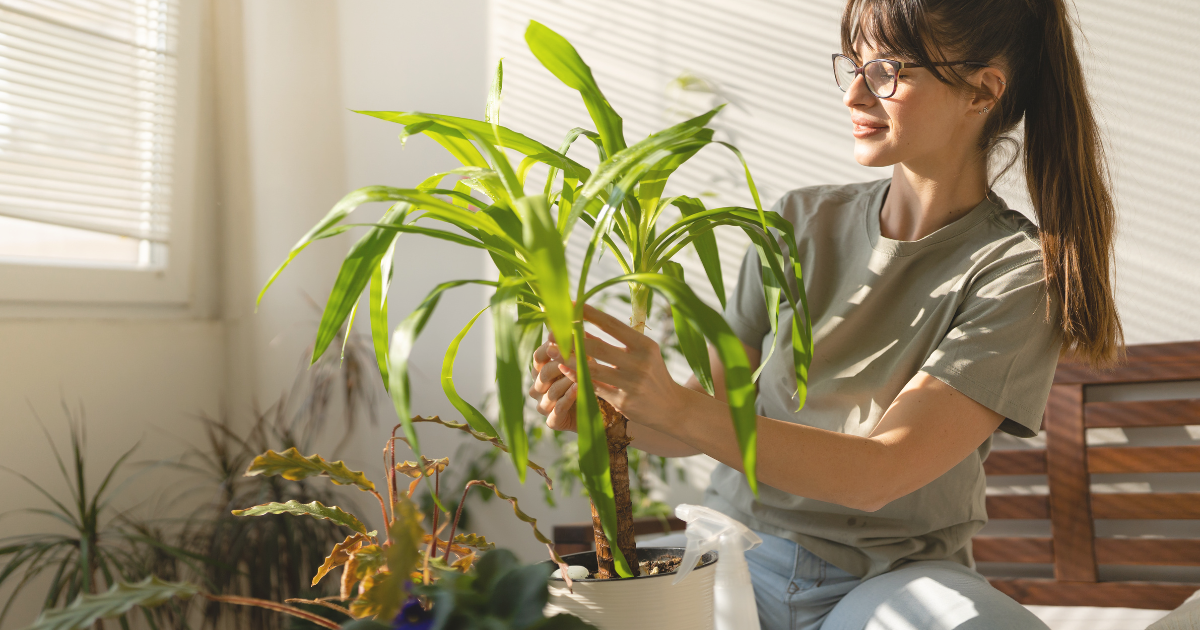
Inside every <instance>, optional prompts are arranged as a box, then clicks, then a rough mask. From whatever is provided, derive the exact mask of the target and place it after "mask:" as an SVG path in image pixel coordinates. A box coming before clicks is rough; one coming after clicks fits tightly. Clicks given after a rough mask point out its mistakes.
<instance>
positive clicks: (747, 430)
mask: <svg viewBox="0 0 1200 630" xmlns="http://www.w3.org/2000/svg"><path fill="white" fill-rule="evenodd" d="M620 282H636V283H638V284H644V285H646V286H648V287H650V288H652V289H654V290H655V291H656V292H658V293H659V294H661V295H663V296H664V297H666V298H667V301H668V302H670V303H671V307H672V308H678V309H679V312H680V313H682V314H683V316H684V317H685V318H686V319H687V320H688V321H689V322H691V324H692V325H693V326H695V327H696V329H697V330H699V331H700V333H701V334H703V335H704V337H705V338H707V339H708V340H709V341H710V342H711V343H712V344H713V346H714V348H716V350H717V355H718V356H720V358H721V364H722V365H723V366H724V367H725V391H726V395H727V400H728V402H729V411H730V415H731V416H732V419H733V430H734V433H735V434H736V435H737V440H738V449H739V451H740V452H741V455H742V466H743V471H744V472H745V474H746V481H747V482H748V483H749V485H750V489H751V490H752V491H754V492H755V493H756V494H757V492H758V478H757V475H756V474H755V464H756V461H757V447H756V442H757V439H758V415H757V414H756V413H755V408H754V398H755V393H754V382H753V380H751V375H750V361H749V359H748V358H746V350H745V348H743V347H742V342H741V340H740V339H738V337H737V335H735V334H734V333H733V329H731V328H730V327H729V324H728V323H727V322H726V321H725V318H724V317H722V316H721V314H720V313H718V312H717V311H715V310H713V308H712V307H710V306H708V305H707V304H705V303H704V302H703V301H702V300H701V299H700V298H698V297H696V294H695V293H694V292H693V291H692V289H691V288H690V287H688V286H687V285H686V284H684V283H683V282H680V281H679V280H676V279H675V278H671V277H668V276H664V275H661V274H656V273H633V274H627V275H624V276H619V277H617V278H613V279H611V280H607V281H605V282H601V283H599V284H597V285H596V286H595V287H594V288H593V289H592V290H591V291H589V293H588V296H589V297H590V296H591V295H594V294H595V293H597V292H599V291H601V290H603V289H604V288H605V287H607V286H611V285H613V284H617V283H620ZM580 334H582V332H581V331H580ZM576 343H577V346H578V342H576ZM577 365H579V366H580V368H579V390H580V392H583V391H584V388H585V386H584V378H583V376H584V369H583V367H584V366H585V365H586V362H585V361H578V362H577ZM587 386H588V387H590V386H591V382H590V379H589V382H588V383H587ZM575 406H576V418H577V420H579V423H580V431H579V439H580V442H581V444H580V465H581V466H582V465H583V446H584V445H583V444H582V442H583V433H584V432H583V428H582V418H581V416H582V413H581V412H580V410H581V409H582V406H581V405H579V403H578V402H577V403H576V405H575ZM597 411H598V410H597ZM601 434H603V427H601ZM605 457H606V458H607V451H605ZM593 465H594V464H593ZM585 479H586V476H585ZM589 490H590V488H589ZM593 500H594V497H593Z"/></svg>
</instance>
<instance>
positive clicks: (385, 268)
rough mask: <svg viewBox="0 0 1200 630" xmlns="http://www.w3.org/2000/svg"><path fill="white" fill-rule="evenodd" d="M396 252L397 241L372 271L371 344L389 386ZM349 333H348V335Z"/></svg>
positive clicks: (376, 360)
mask: <svg viewBox="0 0 1200 630" xmlns="http://www.w3.org/2000/svg"><path fill="white" fill-rule="evenodd" d="M395 253H396V243H395V241H393V242H392V245H391V246H390V247H388V249H387V251H386V252H385V253H384V254H383V257H382V258H381V259H380V260H379V265H378V266H376V267H375V269H374V270H372V271H371V294H370V296H369V298H368V299H370V301H371V310H370V315H371V345H372V346H374V348H375V362H376V363H378V365H379V375H380V376H381V377H383V386H384V388H387V386H388V331H389V330H390V329H389V328H388V306H387V299H388V287H389V286H390V285H391V283H392V258H393V256H394V255H395ZM348 336H349V335H347V337H348Z"/></svg>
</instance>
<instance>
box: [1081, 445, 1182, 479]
mask: <svg viewBox="0 0 1200 630" xmlns="http://www.w3.org/2000/svg"><path fill="white" fill-rule="evenodd" d="M1087 464H1088V472H1093V473H1154V472H1200V446H1125V447H1122V446H1104V447H1097V448H1092V449H1089V450H1088V461H1087Z"/></svg>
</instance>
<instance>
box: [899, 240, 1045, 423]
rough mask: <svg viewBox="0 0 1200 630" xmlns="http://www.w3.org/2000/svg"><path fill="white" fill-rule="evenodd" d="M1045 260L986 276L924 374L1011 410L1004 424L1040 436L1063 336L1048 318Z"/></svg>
mask: <svg viewBox="0 0 1200 630" xmlns="http://www.w3.org/2000/svg"><path fill="white" fill-rule="evenodd" d="M1046 291H1047V285H1046V277H1045V273H1044V272H1043V267H1042V263H1041V261H1040V260H1036V261H1033V262H1025V263H1020V264H1017V265H1015V266H1012V267H1009V268H1007V269H1002V270H1000V271H998V272H996V273H991V274H988V275H986V276H983V277H980V278H978V279H977V280H976V281H975V282H974V283H973V284H972V285H971V287H970V288H969V289H968V290H967V295H966V299H965V300H964V301H963V304H962V305H961V306H960V307H959V309H958V311H957V313H956V314H955V317H954V321H953V323H952V325H951V328H950V330H949V331H948V332H947V333H946V336H945V337H944V338H943V339H942V341H941V343H939V344H938V346H937V348H936V349H934V351H933V353H932V354H930V356H929V358H928V360H926V361H925V365H924V366H923V367H922V368H921V371H922V372H925V373H927V374H929V375H930V376H933V377H934V378H937V379H938V380H940V381H942V382H944V383H946V384H948V385H950V386H951V387H953V388H954V389H956V390H958V391H959V392H962V393H963V394H964V395H966V396H968V397H970V398H971V399H972V400H974V401H976V402H978V403H980V404H982V405H983V406H985V407H987V408H989V409H991V410H993V411H995V412H997V413H999V414H1001V415H1003V416H1004V418H1005V421H1004V423H1002V424H1001V426H1000V428H1001V430H1003V431H1005V432H1007V433H1011V434H1013V435H1016V436H1018V437H1033V436H1034V435H1037V432H1038V429H1039V428H1040V427H1041V424H1042V414H1043V412H1044V410H1045V407H1046V400H1047V398H1048V397H1049V395H1050V385H1051V383H1052V382H1053V380H1054V370H1055V368H1056V367H1057V365H1058V357H1059V350H1060V348H1061V347H1062V335H1061V332H1060V331H1059V326H1058V324H1057V320H1056V318H1051V317H1048V316H1047V314H1048V313H1049V312H1050V311H1049V309H1050V305H1049V304H1048V302H1047V293H1046Z"/></svg>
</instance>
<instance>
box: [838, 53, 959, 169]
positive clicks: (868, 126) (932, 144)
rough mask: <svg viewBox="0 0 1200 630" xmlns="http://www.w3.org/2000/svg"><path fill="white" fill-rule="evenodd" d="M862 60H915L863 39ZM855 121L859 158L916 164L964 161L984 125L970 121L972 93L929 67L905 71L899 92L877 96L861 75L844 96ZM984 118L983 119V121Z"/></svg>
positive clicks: (871, 163) (875, 163) (871, 162)
mask: <svg viewBox="0 0 1200 630" xmlns="http://www.w3.org/2000/svg"><path fill="white" fill-rule="evenodd" d="M855 52H856V53H857V55H858V59H856V60H855V62H856V63H859V64H860V65H861V64H862V63H863V62H864V61H870V60H872V59H894V60H896V61H913V60H911V59H905V58H902V57H897V56H893V55H892V54H889V53H888V52H887V51H879V50H874V49H872V48H871V47H870V46H869V45H866V44H859V46H858V47H857V49H856V51H855ZM842 102H843V103H845V105H846V107H848V108H850V120H851V122H852V123H853V124H854V129H853V134H854V159H855V160H857V161H858V163H859V164H862V165H863V166H892V165H894V164H897V163H900V162H904V163H906V164H910V165H914V166H915V165H917V164H920V163H928V162H930V161H932V162H933V163H937V162H940V161H942V160H961V159H962V158H963V150H964V149H967V148H969V147H970V146H973V145H974V142H975V138H977V137H978V134H979V133H980V132H981V125H980V124H970V123H971V122H976V121H971V120H970V118H969V116H970V115H971V114H974V115H975V116H976V117H979V115H978V113H976V112H973V111H971V110H970V105H971V97H970V96H967V95H964V94H963V92H962V91H961V90H956V89H954V88H952V87H951V86H949V85H947V84H945V83H943V82H941V81H939V80H938V79H937V77H935V76H934V75H933V74H932V73H931V72H930V71H929V70H927V69H925V68H905V69H904V70H902V71H901V72H900V76H899V82H898V83H897V86H896V93H895V94H893V95H892V96H891V97H889V98H886V99H881V98H878V97H876V96H875V95H874V94H872V93H871V90H870V89H868V88H867V84H866V80H865V79H864V78H863V77H862V76H861V75H860V76H858V77H857V78H855V80H854V83H853V84H851V86H850V88H849V89H848V90H846V93H845V94H844V96H843V98H842ZM979 122H981V121H979Z"/></svg>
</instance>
